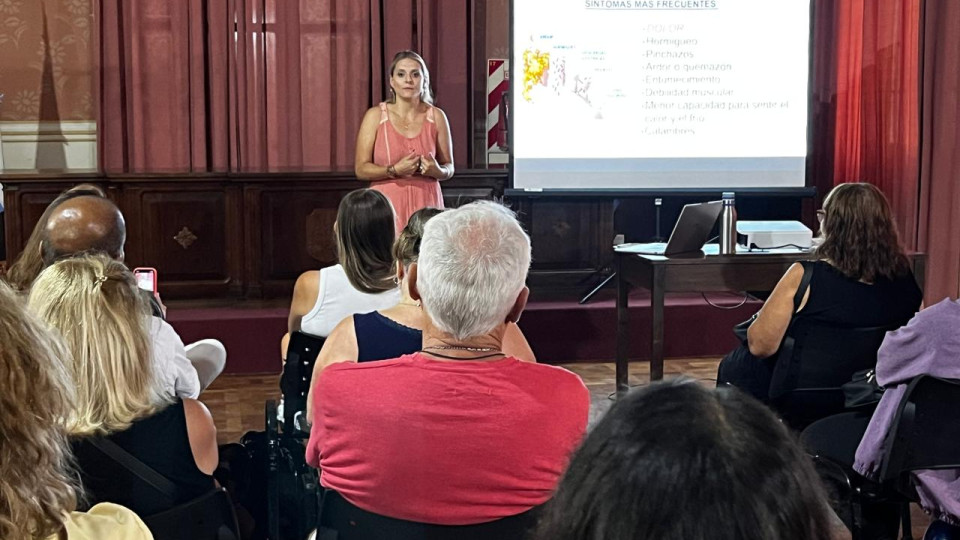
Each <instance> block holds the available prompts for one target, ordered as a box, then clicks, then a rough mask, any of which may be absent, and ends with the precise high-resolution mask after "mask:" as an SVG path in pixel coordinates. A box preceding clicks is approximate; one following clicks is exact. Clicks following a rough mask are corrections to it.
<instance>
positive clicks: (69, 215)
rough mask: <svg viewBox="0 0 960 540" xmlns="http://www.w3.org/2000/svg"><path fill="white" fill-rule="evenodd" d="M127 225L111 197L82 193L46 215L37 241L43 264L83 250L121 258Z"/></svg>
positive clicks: (49, 263) (119, 259) (48, 264)
mask: <svg viewBox="0 0 960 540" xmlns="http://www.w3.org/2000/svg"><path fill="white" fill-rule="evenodd" d="M126 240H127V227H126V223H124V221H123V214H122V213H120V209H119V208H117V205H115V204H113V202H112V201H110V199H106V198H103V197H95V196H91V195H84V196H80V197H74V198H72V199H68V200H66V201H63V202H62V203H60V204H59V205H58V206H57V207H56V208H54V209H53V211H52V212H51V213H50V216H49V217H48V218H47V226H46V228H45V229H44V234H43V240H42V241H41V243H40V248H41V254H42V256H43V264H44V266H50V265H51V264H53V263H54V262H56V261H57V260H59V259H62V258H64V257H70V256H73V255H76V254H77V253H82V252H84V251H96V252H103V253H106V254H107V255H110V256H111V257H113V258H114V259H116V260H118V261H122V260H123V256H124V253H123V244H124V243H125V242H126Z"/></svg>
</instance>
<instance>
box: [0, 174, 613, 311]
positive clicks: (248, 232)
mask: <svg viewBox="0 0 960 540" xmlns="http://www.w3.org/2000/svg"><path fill="white" fill-rule="evenodd" d="M80 181H86V182H96V183H98V184H99V185H101V186H102V187H104V188H105V189H106V190H107V192H108V196H109V197H110V198H111V199H113V200H114V201H116V202H117V204H118V206H119V207H120V209H121V211H122V212H123V213H124V215H125V217H126V220H127V229H128V231H127V232H128V234H127V246H126V252H127V263H128V264H129V265H130V266H131V267H133V266H154V267H156V268H157V270H158V272H159V277H160V287H161V293H162V294H163V295H164V297H169V298H244V297H245V298H278V297H289V296H290V294H291V292H292V290H293V284H294V282H295V281H296V278H297V276H299V275H300V273H302V272H304V271H306V270H311V269H317V268H322V267H324V266H327V265H329V264H332V263H333V262H334V260H335V257H336V254H335V252H334V244H333V232H332V230H333V222H334V220H335V219H336V212H337V206H338V205H339V204H340V199H341V198H342V197H343V195H344V194H346V193H347V192H349V191H351V190H353V189H357V188H360V187H363V186H364V184H363V183H361V182H358V181H357V180H355V179H354V178H353V177H352V175H351V174H349V173H297V174H244V175H216V174H207V175H194V176H156V175H142V176H137V175H131V176H107V177H84V178H82V179H76V180H73V179H68V178H63V177H42V176H22V177H20V176H17V177H13V176H9V177H7V176H5V177H4V178H3V183H4V187H5V190H4V201H5V204H6V207H7V209H6V216H7V217H6V226H7V229H6V237H7V246H8V256H9V259H12V258H13V257H14V256H15V255H16V254H17V253H18V252H19V251H20V249H21V248H22V245H23V242H25V241H26V238H27V236H29V234H30V230H31V229H32V228H33V224H34V222H35V221H36V219H37V218H38V217H39V216H40V214H42V212H43V210H44V208H45V207H46V205H47V203H48V202H49V201H50V200H53V198H54V197H55V196H56V195H57V194H58V193H59V192H60V191H62V190H63V189H66V188H68V187H71V186H72V185H74V184H75V183H77V182H80ZM505 184H506V171H504V170H466V171H458V172H457V175H456V177H455V178H454V179H452V180H449V181H447V182H444V183H443V184H442V187H443V195H444V202H445V204H446V205H447V206H448V207H456V206H460V205H462V204H465V203H467V202H470V201H473V200H476V199H502V198H503V193H504V188H505ZM507 202H508V203H509V204H511V206H512V207H513V208H514V209H515V210H517V211H518V213H519V215H520V218H521V220H522V221H523V223H524V227H525V228H526V230H527V231H528V232H529V233H530V235H531V239H532V242H533V254H534V261H533V267H532V269H531V274H530V283H531V285H545V286H569V285H571V284H576V282H577V281H579V280H580V279H582V278H583V277H584V276H586V275H589V274H591V273H593V272H594V271H596V270H597V269H599V268H602V267H603V266H604V265H605V264H607V261H608V259H609V254H610V240H611V239H612V217H611V216H612V210H611V208H610V202H609V200H606V201H605V200H602V199H586V200H584V199H580V198H564V199H555V198H524V199H517V200H514V201H507ZM178 239H179V241H178Z"/></svg>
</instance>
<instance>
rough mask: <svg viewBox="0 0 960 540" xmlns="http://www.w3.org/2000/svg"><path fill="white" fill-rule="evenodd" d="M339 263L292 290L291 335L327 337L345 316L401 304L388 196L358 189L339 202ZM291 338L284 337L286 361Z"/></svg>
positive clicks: (305, 275)
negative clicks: (288, 342)
mask: <svg viewBox="0 0 960 540" xmlns="http://www.w3.org/2000/svg"><path fill="white" fill-rule="evenodd" d="M333 230H334V236H335V237H336V241H337V258H338V259H339V264H336V265H334V266H328V267H327V268H323V269H321V270H310V271H307V272H304V273H303V274H301V275H300V277H299V278H298V279H297V284H296V285H295V286H294V288H293V302H292V303H291V305H290V316H289V318H288V319H287V330H288V332H296V331H301V332H305V333H307V334H313V335H316V336H320V337H327V336H328V335H329V334H330V332H331V331H332V330H333V327H334V326H336V325H337V323H339V322H340V321H341V320H343V319H344V317H347V316H350V315H353V314H355V313H367V312H369V311H376V310H380V309H386V308H388V307H391V306H394V305H396V303H397V302H399V301H400V290H399V289H398V288H397V284H396V283H395V282H394V279H393V278H394V272H393V255H392V253H391V248H392V246H393V240H394V238H395V236H396V232H395V229H394V216H393V207H392V206H391V205H390V201H388V200H387V198H386V197H385V196H383V194H381V193H380V192H377V191H374V190H372V189H358V190H356V191H352V192H350V193H348V194H347V195H346V196H344V197H343V199H342V200H341V201H340V207H339V209H338V210H337V222H336V223H335V224H334V226H333ZM288 339H289V334H288V335H286V336H284V339H283V343H282V346H281V347H282V352H283V353H284V356H286V344H287V340H288Z"/></svg>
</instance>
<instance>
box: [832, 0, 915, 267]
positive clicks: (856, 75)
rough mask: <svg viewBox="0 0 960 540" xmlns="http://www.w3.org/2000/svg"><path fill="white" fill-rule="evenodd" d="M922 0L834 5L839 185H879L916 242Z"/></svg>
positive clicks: (911, 243)
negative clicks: (845, 183) (859, 182)
mask: <svg viewBox="0 0 960 540" xmlns="http://www.w3.org/2000/svg"><path fill="white" fill-rule="evenodd" d="M920 5H921V4H920V2H917V1H916V0H854V1H849V2H837V3H836V7H835V9H836V12H835V16H836V32H837V43H836V47H837V48H836V58H837V61H836V62H837V109H836V115H837V116H836V135H835V136H836V143H835V145H834V152H835V154H834V174H833V183H834V184H839V183H842V182H857V181H865V182H870V183H873V184H876V185H877V186H878V187H879V188H880V189H881V190H882V191H883V192H884V193H885V194H886V195H887V197H888V198H889V199H890V204H891V206H892V207H893V210H894V213H895V215H896V219H897V225H898V227H899V228H900V232H901V235H902V237H903V241H904V243H905V244H906V245H907V247H909V248H916V247H917V195H918V185H917V178H918V175H919V148H920V132H919V126H920V125H919V117H920V115H919V111H920V96H919V84H918V80H919V73H920V70H919V68H920V35H919V28H920Z"/></svg>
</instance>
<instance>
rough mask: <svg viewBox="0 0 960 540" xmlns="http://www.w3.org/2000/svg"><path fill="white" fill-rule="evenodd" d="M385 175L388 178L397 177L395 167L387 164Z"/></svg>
mask: <svg viewBox="0 0 960 540" xmlns="http://www.w3.org/2000/svg"><path fill="white" fill-rule="evenodd" d="M387 176H389V177H390V178H396V177H397V169H396V168H395V167H394V166H393V165H388V166H387Z"/></svg>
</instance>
